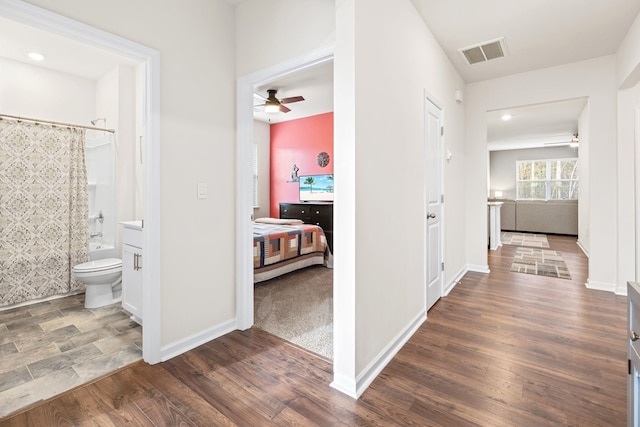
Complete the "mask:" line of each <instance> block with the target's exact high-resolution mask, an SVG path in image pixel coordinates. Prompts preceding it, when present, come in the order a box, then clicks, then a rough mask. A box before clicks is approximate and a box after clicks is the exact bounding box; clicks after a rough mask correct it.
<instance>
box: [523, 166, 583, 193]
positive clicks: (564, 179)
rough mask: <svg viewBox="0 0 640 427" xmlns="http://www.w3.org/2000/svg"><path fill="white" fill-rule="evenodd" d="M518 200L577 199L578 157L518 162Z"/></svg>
mask: <svg viewBox="0 0 640 427" xmlns="http://www.w3.org/2000/svg"><path fill="white" fill-rule="evenodd" d="M516 182H517V189H518V195H517V199H518V200H526V199H533V200H575V199H577V198H578V182H579V176H578V159H558V160H523V161H519V162H516Z"/></svg>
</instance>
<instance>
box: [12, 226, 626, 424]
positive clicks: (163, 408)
mask: <svg viewBox="0 0 640 427" xmlns="http://www.w3.org/2000/svg"><path fill="white" fill-rule="evenodd" d="M549 241H550V244H551V249H553V250H558V251H561V252H562V255H563V257H564V259H565V261H566V263H567V265H568V267H569V271H570V274H571V277H572V279H571V280H566V279H559V278H548V277H542V276H535V275H529V274H523V273H512V272H510V271H509V268H510V265H511V257H512V255H513V253H514V252H515V249H516V247H515V246H503V247H502V248H500V249H499V250H498V251H490V256H489V264H490V268H491V273H490V274H488V275H485V274H479V273H468V274H467V275H466V276H465V277H464V278H463V279H462V280H461V281H460V283H459V284H458V285H457V286H456V287H455V288H454V290H453V291H452V292H451V294H450V295H449V296H447V297H446V298H443V299H442V300H440V301H439V302H438V303H437V304H436V305H435V306H434V308H433V309H432V310H431V311H429V315H428V321H427V322H426V323H425V324H424V325H423V326H422V327H421V328H420V330H419V331H418V332H417V333H416V334H415V335H414V336H413V337H412V338H411V340H410V341H409V342H408V343H407V344H406V345H405V346H404V348H403V349H402V350H401V351H400V352H399V354H398V355H397V356H396V357H395V358H394V359H393V360H392V362H391V363H389V365H388V366H387V367H386V368H385V369H384V371H383V372H382V374H381V375H380V376H379V377H378V378H377V379H376V380H375V381H374V382H373V383H372V385H371V386H370V387H369V389H368V390H367V391H366V392H365V393H364V394H363V396H362V397H361V398H360V399H359V400H358V401H355V400H352V399H351V398H349V397H347V396H345V395H342V394H341V393H339V392H337V391H335V390H333V389H331V388H330V387H329V383H330V382H331V380H332V369H331V364H330V363H329V362H327V361H326V360H324V359H322V358H320V357H317V356H315V355H313V354H311V353H308V352H305V351H304V350H301V349H300V348H298V347H295V346H293V345H290V344H288V343H286V342H284V341H282V340H280V339H278V338H276V337H274V336H272V335H270V334H268V333H266V332H263V331H260V330H257V329H252V330H248V331H244V332H239V331H236V332H233V333H230V334H228V335H226V336H224V337H222V338H220V339H217V340H215V341H214V342H210V343H207V344H205V345H202V346H200V347H198V348H197V349H195V350H192V351H190V352H188V353H186V354H183V355H181V356H178V357H175V358H173V359H171V360H170V361H168V362H165V363H161V364H157V365H154V366H149V365H147V364H145V363H138V364H134V365H131V366H130V367H128V368H125V369H123V370H121V371H119V372H116V373H114V374H113V375H110V376H108V377H106V378H103V379H100V380H98V381H96V382H94V383H92V384H88V385H86V386H83V387H80V388H77V389H75V390H73V391H70V392H68V393H65V394H63V395H61V396H59V397H57V398H54V399H53V400H50V401H47V402H44V403H42V404H40V405H37V406H35V407H32V408H30V409H29V410H27V411H25V412H22V413H19V414H17V415H15V416H13V417H11V418H8V419H5V420H3V421H2V422H0V425H1V426H67V425H105V426H107V425H123V424H127V425H134V426H135V425H142V426H154V425H155V426H178V425H181V426H195V425H197V426H225V425H239V426H268V425H320V426H335V425H384V426H388V425H403V426H404V425H419V426H447V427H449V426H475V425H479V426H547V425H559V426H565V425H566V426H624V425H626V367H627V363H626V361H627V358H626V298H625V297H621V296H616V295H613V294H610V293H607V292H601V291H592V290H588V289H586V288H585V286H584V284H585V281H586V274H587V260H586V258H585V257H584V255H583V254H582V252H580V250H579V249H578V247H577V245H576V243H575V238H570V237H563V236H549Z"/></svg>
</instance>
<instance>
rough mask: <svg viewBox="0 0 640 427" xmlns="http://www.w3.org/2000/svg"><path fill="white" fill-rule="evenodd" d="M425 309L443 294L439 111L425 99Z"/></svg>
mask: <svg viewBox="0 0 640 427" xmlns="http://www.w3.org/2000/svg"><path fill="white" fill-rule="evenodd" d="M425 110H426V113H425V114H426V116H425V153H426V159H425V163H426V165H425V166H426V181H427V182H426V192H427V194H426V199H427V200H426V201H427V203H426V212H425V219H426V256H427V260H426V266H427V268H426V285H427V310H429V309H430V308H431V307H432V306H433V305H434V304H435V303H436V302H437V301H438V300H439V299H440V297H441V296H442V281H443V277H442V276H443V269H444V267H443V264H442V213H443V209H442V203H443V202H444V200H443V194H442V159H443V155H442V120H441V116H442V111H441V110H440V108H438V106H436V105H435V104H434V103H433V102H431V101H430V100H429V99H428V98H426V99H425Z"/></svg>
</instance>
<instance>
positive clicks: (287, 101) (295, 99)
mask: <svg viewBox="0 0 640 427" xmlns="http://www.w3.org/2000/svg"><path fill="white" fill-rule="evenodd" d="M298 101H304V98H303V97H301V96H291V97H289V98H282V99H281V100H280V103H281V104H291V103H292V102H298Z"/></svg>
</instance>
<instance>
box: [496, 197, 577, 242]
mask: <svg viewBox="0 0 640 427" xmlns="http://www.w3.org/2000/svg"><path fill="white" fill-rule="evenodd" d="M489 201H491V202H503V205H502V208H501V209H500V228H501V229H502V230H505V231H519V232H528V233H549V234H568V235H573V236H577V235H578V201H577V200H549V201H545V200H509V199H489Z"/></svg>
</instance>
